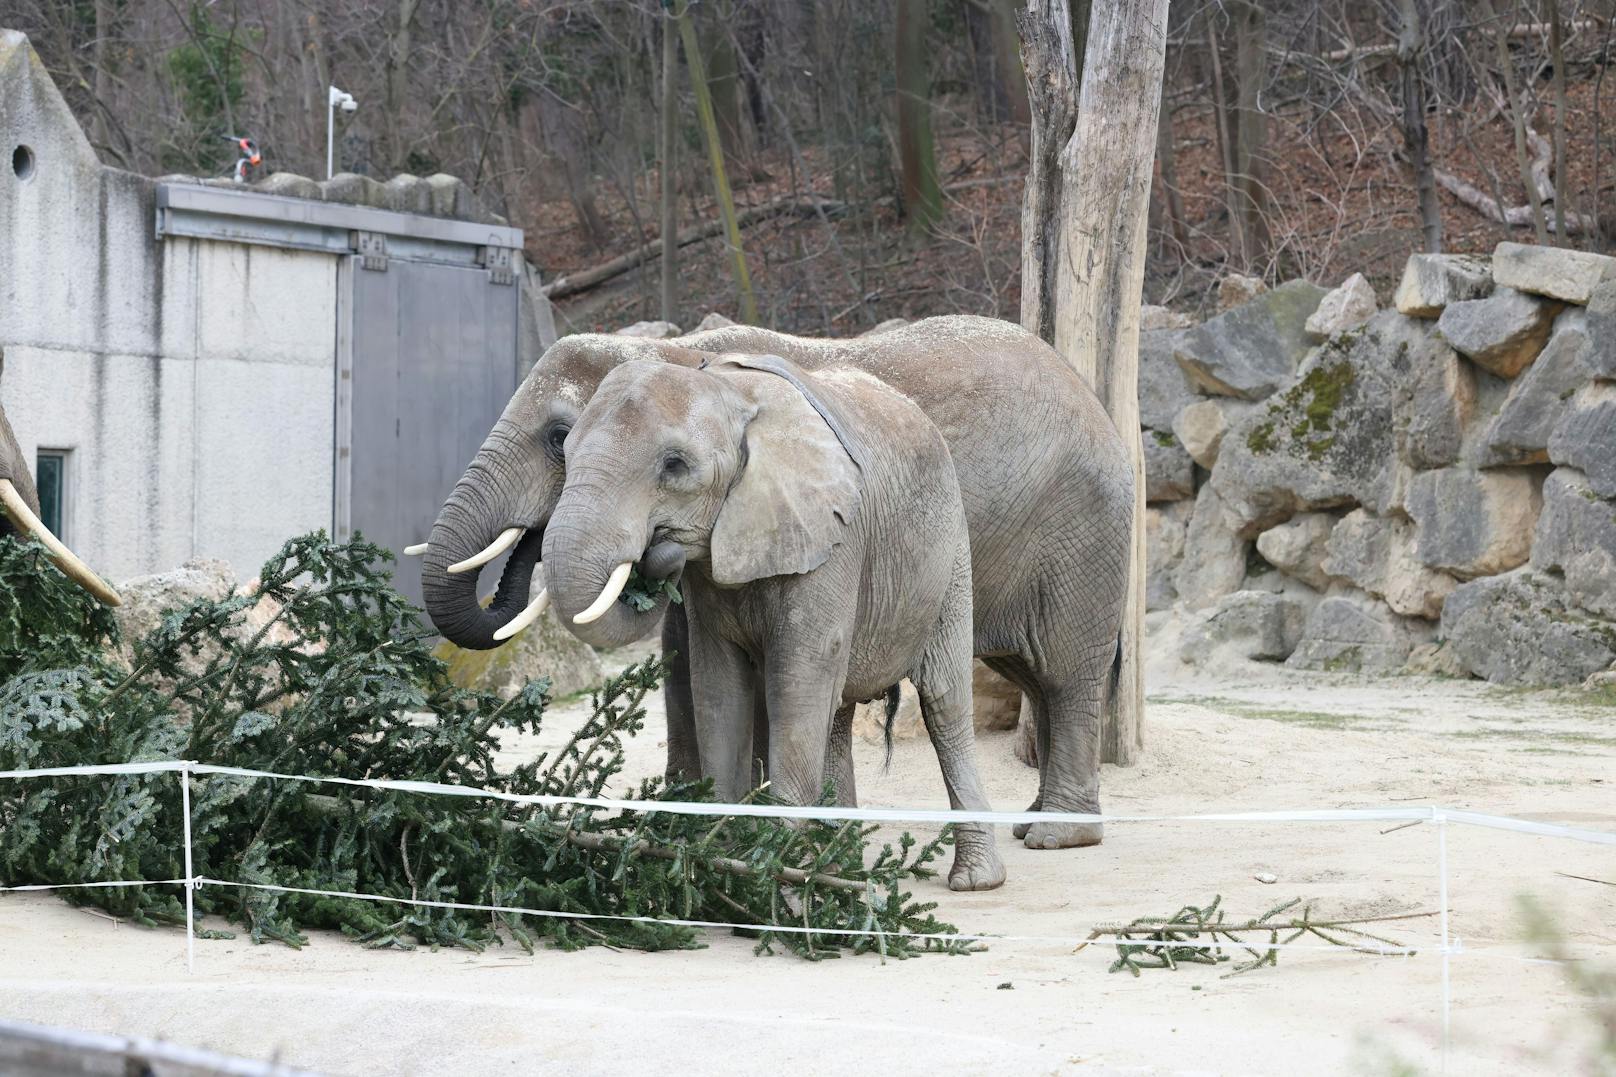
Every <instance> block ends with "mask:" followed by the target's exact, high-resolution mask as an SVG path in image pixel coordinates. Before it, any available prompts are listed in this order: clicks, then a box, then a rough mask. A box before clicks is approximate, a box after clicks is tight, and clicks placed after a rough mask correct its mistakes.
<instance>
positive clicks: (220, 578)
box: [113, 557, 236, 646]
mask: <svg viewBox="0 0 1616 1077" xmlns="http://www.w3.org/2000/svg"><path fill="white" fill-rule="evenodd" d="M235 590H236V573H235V570H234V569H232V568H231V567H230V563H229V562H228V561H217V560H214V559H212V558H206V557H197V558H192V559H191V560H189V561H187V562H185V563H184V564H183V565H181V566H180V567H179V568H176V569H173V570H172V571H169V572H157V573H153V574H151V575H149V576H136V577H135V578H134V579H130V580H125V581H124V582H122V583H120V584H119V585H118V594H119V595H120V596H121V597H122V598H123V604H122V605H121V606H118V607H117V608H116V609H114V610H113V617H114V619H116V620H117V622H118V631H119V632H120V633H121V634H122V636H123V638H124V642H125V645H126V646H127V645H129V644H131V643H133V642H134V641H135V640H138V639H141V638H143V637H145V636H147V635H150V634H151V633H152V632H153V631H155V630H156V628H157V626H158V625H160V624H162V623H163V617H164V616H165V615H166V614H167V613H169V612H170V611H172V610H177V609H181V608H183V607H185V606H188V605H190V604H191V603H192V602H195V601H197V600H199V599H206V600H207V601H209V602H221V601H223V600H224V599H226V598H229V597H230V596H231V594H233V593H234V592H235Z"/></svg>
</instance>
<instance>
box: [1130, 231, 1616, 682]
mask: <svg viewBox="0 0 1616 1077" xmlns="http://www.w3.org/2000/svg"><path fill="white" fill-rule="evenodd" d="M1235 294H1236V295H1239V290H1236V293H1235ZM1239 298H1241V299H1244V301H1243V302H1239V303H1238V305H1234V306H1231V307H1230V308H1229V309H1227V310H1225V311H1224V312H1222V313H1220V314H1218V315H1217V316H1216V317H1214V318H1212V319H1211V320H1209V321H1207V322H1206V323H1205V324H1202V325H1183V324H1174V323H1173V322H1172V320H1171V319H1170V317H1169V316H1168V315H1166V313H1165V312H1155V311H1152V312H1148V313H1150V317H1148V318H1147V320H1146V324H1147V325H1152V326H1154V327H1153V328H1148V329H1147V330H1146V331H1145V332H1144V333H1143V334H1142V337H1141V344H1140V413H1141V417H1142V421H1143V423H1144V427H1145V429H1144V431H1143V436H1144V442H1145V455H1146V469H1147V472H1148V494H1147V500H1148V501H1149V507H1148V508H1147V510H1146V527H1147V529H1148V530H1147V540H1148V545H1149V566H1150V568H1149V571H1150V578H1149V586H1148V602H1149V608H1150V609H1151V610H1152V611H1155V612H1153V613H1152V615H1151V616H1152V618H1153V623H1160V622H1162V621H1164V620H1175V621H1178V622H1179V623H1180V628H1181V631H1180V632H1178V633H1176V643H1175V644H1174V645H1175V646H1176V647H1177V648H1178V652H1179V654H1178V656H1179V658H1180V659H1181V660H1182V661H1184V662H1188V663H1192V664H1203V663H1211V662H1215V661H1220V660H1229V659H1257V660H1266V661H1274V662H1279V661H1283V662H1285V663H1286V664H1287V665H1290V666H1293V667H1299V668H1304V669H1322V670H1354V671H1369V672H1396V671H1400V670H1410V671H1423V672H1441V673H1451V674H1456V675H1474V676H1478V677H1485V678H1487V679H1489V680H1492V681H1497V682H1503V683H1515V684H1540V685H1541V684H1572V683H1578V682H1581V681H1583V680H1584V679H1585V678H1587V677H1589V676H1591V675H1593V674H1595V673H1598V672H1600V671H1602V670H1605V669H1607V668H1609V667H1611V666H1612V664H1613V663H1616V259H1612V258H1606V257H1601V256H1599V255H1593V254H1586V253H1582V252H1576V251H1567V250H1560V249H1556V248H1548V247H1533V246H1525V245H1522V244H1516V243H1502V244H1499V246H1498V248H1497V250H1496V251H1495V252H1494V253H1493V255H1492V257H1491V258H1490V259H1487V258H1474V257H1469V256H1460V255H1415V256H1414V257H1413V258H1411V259H1410V260H1409V263H1408V266H1407V270H1406V272H1405V274H1404V276H1403V279H1402V282H1401V284H1400V285H1399V287H1398V289H1397V292H1396V295H1395V297H1394V299H1393V305H1392V307H1391V308H1389V309H1385V310H1381V309H1378V307H1377V303H1376V299H1375V296H1374V293H1373V291H1372V290H1371V289H1370V288H1369V286H1368V285H1367V283H1365V282H1364V280H1363V278H1362V277H1360V276H1356V275H1355V276H1354V277H1352V278H1350V279H1349V280H1348V281H1346V282H1345V283H1343V284H1342V285H1341V286H1340V287H1338V288H1336V289H1335V290H1333V291H1331V292H1328V293H1326V292H1324V291H1323V290H1322V289H1319V288H1316V287H1314V286H1312V285H1310V284H1307V283H1305V282H1292V283H1290V284H1286V285H1283V286H1281V287H1279V288H1276V289H1274V290H1272V291H1268V292H1263V293H1261V294H1258V295H1256V296H1254V297H1250V298H1246V297H1245V296H1244V295H1239ZM1170 635H1174V634H1172V633H1169V634H1166V635H1163V636H1161V637H1159V638H1161V639H1167V638H1168V637H1169V636H1170Z"/></svg>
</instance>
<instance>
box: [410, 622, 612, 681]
mask: <svg viewBox="0 0 1616 1077" xmlns="http://www.w3.org/2000/svg"><path fill="white" fill-rule="evenodd" d="M433 653H434V654H436V655H437V656H438V657H439V658H440V659H442V660H443V662H444V664H445V665H447V666H448V667H449V679H450V680H451V681H453V682H454V683H455V684H457V685H459V686H460V687H462V688H470V689H475V690H477V691H481V692H493V693H495V694H496V695H498V696H500V697H502V698H504V699H509V698H511V697H512V696H514V695H516V693H518V692H520V691H521V690H522V688H523V687H524V686H525V685H526V684H527V683H528V682H529V681H533V680H537V679H538V678H540V677H548V678H550V695H551V697H552V698H556V699H559V698H561V697H562V696H570V695H573V694H574V693H577V692H582V691H584V690H585V689H589V688H593V687H595V686H596V685H598V684H600V683H601V682H602V681H604V680H605V679H606V676H605V673H604V671H603V670H602V669H601V664H600V658H599V657H598V656H597V655H596V654H595V652H594V651H593V650H592V649H591V648H590V647H589V645H588V644H586V643H584V642H583V641H582V640H580V639H579V638H578V637H577V636H574V635H573V634H572V633H571V632H569V631H567V629H566V628H565V627H563V626H562V624H561V622H560V621H559V620H557V619H556V613H555V609H554V608H553V607H552V608H551V609H550V610H548V611H546V612H545V614H544V616H542V617H540V618H539V619H538V620H537V621H534V622H533V624H532V625H530V626H529V627H527V628H525V629H523V630H522V631H520V632H518V633H517V634H516V635H514V636H512V637H511V638H510V639H508V640H506V641H505V642H504V643H502V644H501V645H500V646H498V647H495V648H493V649H492V650H488V651H472V650H467V649H465V648H462V647H456V646H455V645H454V644H453V643H450V642H449V641H448V640H444V641H443V642H442V643H440V644H438V646H437V648H436V650H434V651H433Z"/></svg>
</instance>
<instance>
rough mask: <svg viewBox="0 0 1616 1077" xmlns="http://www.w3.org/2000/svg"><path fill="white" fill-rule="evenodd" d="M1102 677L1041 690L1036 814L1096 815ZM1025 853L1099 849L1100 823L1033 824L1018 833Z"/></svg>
mask: <svg viewBox="0 0 1616 1077" xmlns="http://www.w3.org/2000/svg"><path fill="white" fill-rule="evenodd" d="M1105 683H1106V681H1105V677H1104V676H1103V675H1101V676H1096V677H1093V678H1091V679H1088V680H1079V681H1074V682H1071V683H1068V684H1065V685H1061V686H1058V687H1046V688H1045V706H1044V707H1043V709H1042V713H1041V714H1040V721H1039V728H1038V760H1039V781H1038V800H1037V802H1036V803H1037V810H1039V811H1070V812H1089V813H1093V814H1099V811H1100V712H1101V709H1102V708H1103V706H1104V704H1105ZM1020 836H1021V837H1022V840H1023V841H1024V842H1025V843H1026V845H1027V848H1029V849H1070V848H1075V847H1078V846H1084V845H1098V844H1100V841H1101V839H1102V837H1103V836H1104V826H1103V824H1101V823H1033V824H1032V825H1031V826H1029V827H1027V829H1026V831H1025V833H1024V834H1022V835H1020Z"/></svg>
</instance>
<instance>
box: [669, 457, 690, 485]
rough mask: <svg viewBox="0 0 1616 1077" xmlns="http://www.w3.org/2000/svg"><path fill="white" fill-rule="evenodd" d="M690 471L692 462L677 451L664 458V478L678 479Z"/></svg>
mask: <svg viewBox="0 0 1616 1077" xmlns="http://www.w3.org/2000/svg"><path fill="white" fill-rule="evenodd" d="M689 473H690V462H689V461H687V460H686V459H685V458H684V457H683V456H681V455H679V454H678V453H676V452H670V453H668V454H667V455H666V456H664V457H663V458H662V476H663V478H669V479H677V478H681V477H683V476H685V475H687V474H689Z"/></svg>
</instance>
